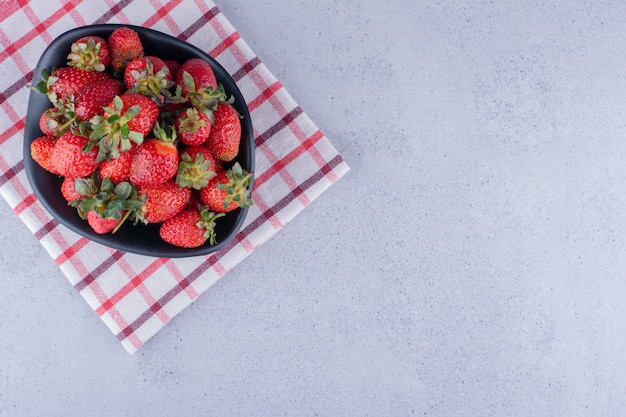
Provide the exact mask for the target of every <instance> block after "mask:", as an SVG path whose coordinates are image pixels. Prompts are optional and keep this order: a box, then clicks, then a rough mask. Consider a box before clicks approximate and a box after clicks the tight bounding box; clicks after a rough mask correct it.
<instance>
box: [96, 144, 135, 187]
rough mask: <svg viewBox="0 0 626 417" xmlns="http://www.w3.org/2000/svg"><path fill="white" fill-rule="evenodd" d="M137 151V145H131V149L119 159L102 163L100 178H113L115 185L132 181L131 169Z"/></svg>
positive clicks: (122, 153) (121, 154) (121, 153)
mask: <svg viewBox="0 0 626 417" xmlns="http://www.w3.org/2000/svg"><path fill="white" fill-rule="evenodd" d="M136 151H137V145H135V144H134V143H131V148H130V149H129V150H127V151H124V152H120V155H119V156H118V157H117V158H111V159H106V160H104V161H102V162H101V163H100V168H99V169H100V177H101V178H106V177H109V178H111V181H113V183H115V184H119V183H120V182H122V181H129V180H130V167H131V165H132V163H133V157H134V156H135V152H136Z"/></svg>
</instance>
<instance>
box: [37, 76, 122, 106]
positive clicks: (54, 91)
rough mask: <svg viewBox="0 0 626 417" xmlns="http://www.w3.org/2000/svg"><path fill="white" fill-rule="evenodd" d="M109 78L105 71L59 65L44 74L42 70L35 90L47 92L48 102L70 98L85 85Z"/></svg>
mask: <svg viewBox="0 0 626 417" xmlns="http://www.w3.org/2000/svg"><path fill="white" fill-rule="evenodd" d="M109 78H111V77H110V76H109V75H108V74H107V73H106V72H98V71H87V70H86V69H82V68H77V67H61V68H58V69H56V70H54V71H53V72H52V74H50V75H49V76H46V72H42V81H41V82H40V83H38V84H37V86H36V89H37V91H39V92H41V93H44V94H47V95H48V97H49V98H50V102H52V104H54V105H55V106H56V103H57V101H59V100H61V101H65V102H67V101H68V100H72V99H73V97H75V96H76V94H77V93H78V92H79V91H80V90H82V89H83V88H84V87H85V86H87V85H89V84H91V83H93V82H96V81H102V80H106V79H109Z"/></svg>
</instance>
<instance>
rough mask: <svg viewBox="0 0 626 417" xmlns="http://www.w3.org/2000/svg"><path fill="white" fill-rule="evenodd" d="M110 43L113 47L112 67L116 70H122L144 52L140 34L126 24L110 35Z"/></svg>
mask: <svg viewBox="0 0 626 417" xmlns="http://www.w3.org/2000/svg"><path fill="white" fill-rule="evenodd" d="M108 43H109V48H111V67H112V68H113V69H114V70H121V69H122V68H124V67H125V66H126V65H127V64H128V63H129V62H130V61H132V60H133V59H135V58H139V57H142V56H143V54H144V50H143V44H142V43H141V39H140V38H139V34H138V33H137V32H135V31H134V30H133V29H131V28H128V27H125V26H122V27H119V28H117V29H115V30H114V31H113V32H112V33H111V34H110V35H109V39H108Z"/></svg>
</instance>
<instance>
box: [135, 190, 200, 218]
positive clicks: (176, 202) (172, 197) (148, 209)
mask: <svg viewBox="0 0 626 417" xmlns="http://www.w3.org/2000/svg"><path fill="white" fill-rule="evenodd" d="M137 193H138V194H139V196H145V202H146V203H145V204H144V206H143V207H142V208H141V211H142V213H143V219H142V220H143V221H144V223H160V222H163V221H165V220H167V219H169V218H170V217H173V216H174V215H176V214H178V213H179V212H180V211H181V210H183V209H184V208H185V207H186V206H187V204H188V203H189V199H190V198H191V189H189V188H182V187H180V186H179V185H178V184H176V182H175V181H174V180H173V179H172V180H168V181H166V182H164V183H162V184H158V185H146V186H138V187H137Z"/></svg>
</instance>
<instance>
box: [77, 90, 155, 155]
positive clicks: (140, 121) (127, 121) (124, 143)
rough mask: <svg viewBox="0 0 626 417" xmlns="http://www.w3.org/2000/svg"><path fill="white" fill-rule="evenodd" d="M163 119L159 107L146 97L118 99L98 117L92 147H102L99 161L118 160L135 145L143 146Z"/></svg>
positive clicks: (123, 95)
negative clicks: (121, 153)
mask: <svg viewBox="0 0 626 417" xmlns="http://www.w3.org/2000/svg"><path fill="white" fill-rule="evenodd" d="M158 118H159V106H157V104H156V103H155V102H154V101H152V100H150V99H149V98H148V97H146V96H142V95H141V94H137V93H126V94H122V95H121V96H116V97H115V98H114V99H113V101H112V102H111V103H110V104H109V106H108V107H105V108H104V115H103V116H96V117H94V118H93V119H92V120H91V122H92V129H93V130H92V132H91V134H90V136H89V148H91V147H94V146H96V145H98V146H97V147H98V149H99V151H98V160H99V161H104V160H105V159H108V158H110V157H112V158H117V157H118V156H119V154H120V152H125V151H127V150H129V149H130V148H131V142H135V143H136V144H138V145H139V144H141V143H142V142H143V140H144V136H146V135H147V134H148V133H150V130H152V127H153V125H154V124H155V122H156V121H157V119H158Z"/></svg>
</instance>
